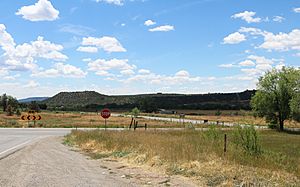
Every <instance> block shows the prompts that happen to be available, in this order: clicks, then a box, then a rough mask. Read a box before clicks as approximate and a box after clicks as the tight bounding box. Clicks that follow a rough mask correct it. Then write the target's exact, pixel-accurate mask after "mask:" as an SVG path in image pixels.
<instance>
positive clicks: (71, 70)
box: [32, 63, 87, 78]
mask: <svg viewBox="0 0 300 187" xmlns="http://www.w3.org/2000/svg"><path fill="white" fill-rule="evenodd" d="M86 75H87V73H86V72H84V71H82V70H81V69H80V68H78V67H75V66H73V65H70V64H63V63H56V64H55V65H54V67H53V68H51V69H47V70H44V71H39V72H35V73H33V74H32V76H33V77H48V78H49V77H72V78H82V77H85V76H86Z"/></svg>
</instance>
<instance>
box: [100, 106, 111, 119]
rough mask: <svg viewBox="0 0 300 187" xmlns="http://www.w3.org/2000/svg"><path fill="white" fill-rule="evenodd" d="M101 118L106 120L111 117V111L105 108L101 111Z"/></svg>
mask: <svg viewBox="0 0 300 187" xmlns="http://www.w3.org/2000/svg"><path fill="white" fill-rule="evenodd" d="M101 116H102V117H103V118H104V119H107V118H109V117H110V110H109V109H107V108H105V109H103V110H102V111H101Z"/></svg>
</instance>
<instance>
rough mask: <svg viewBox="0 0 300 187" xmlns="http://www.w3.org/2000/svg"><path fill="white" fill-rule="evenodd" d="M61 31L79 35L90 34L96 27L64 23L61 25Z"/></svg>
mask: <svg viewBox="0 0 300 187" xmlns="http://www.w3.org/2000/svg"><path fill="white" fill-rule="evenodd" d="M59 31H60V32H65V33H71V34H74V35H77V36H88V35H89V34H90V33H93V32H95V29H93V28H90V27H86V26H82V25H73V24H63V25H60V26H59Z"/></svg>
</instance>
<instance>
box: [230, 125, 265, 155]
mask: <svg viewBox="0 0 300 187" xmlns="http://www.w3.org/2000/svg"><path fill="white" fill-rule="evenodd" d="M233 136H234V139H233V142H234V143H235V144H236V145H237V146H240V147H241V148H242V149H243V150H244V151H245V152H246V153H248V154H250V155H260V154H261V153H262V148H261V143H260V138H259V135H258V132H257V131H256V130H255V128H254V127H253V126H244V127H241V126H238V127H236V128H235V130H234V133H233Z"/></svg>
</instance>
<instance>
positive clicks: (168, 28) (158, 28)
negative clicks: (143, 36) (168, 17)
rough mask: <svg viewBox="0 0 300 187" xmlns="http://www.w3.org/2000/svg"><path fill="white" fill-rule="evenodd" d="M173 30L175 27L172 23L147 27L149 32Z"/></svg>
mask: <svg viewBox="0 0 300 187" xmlns="http://www.w3.org/2000/svg"><path fill="white" fill-rule="evenodd" d="M173 30H175V28H174V26H172V25H163V26H158V27H155V28H152V29H149V31H150V32H168V31H173Z"/></svg>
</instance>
